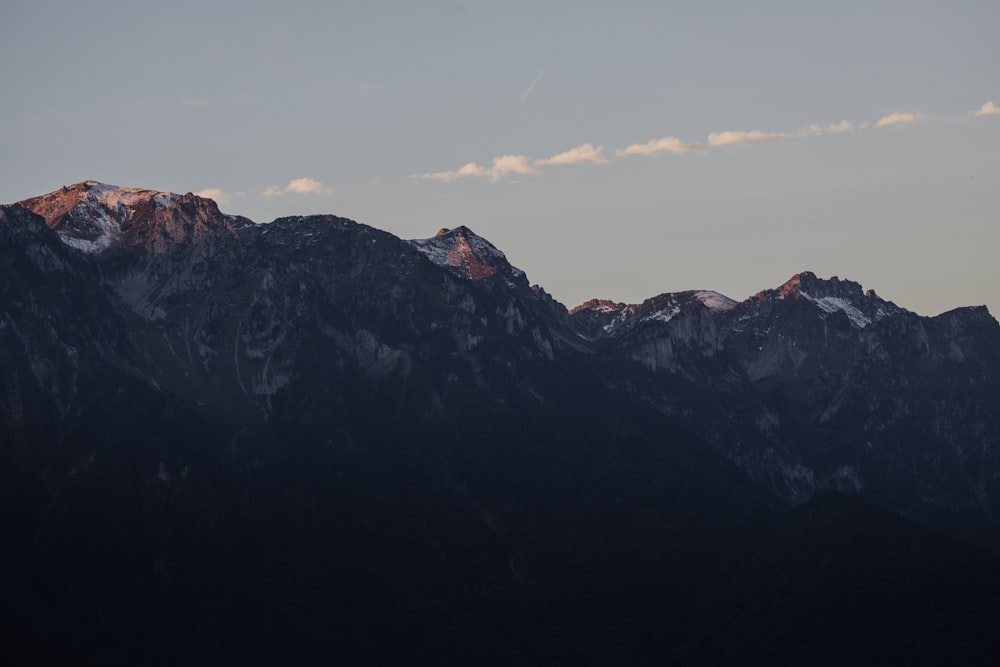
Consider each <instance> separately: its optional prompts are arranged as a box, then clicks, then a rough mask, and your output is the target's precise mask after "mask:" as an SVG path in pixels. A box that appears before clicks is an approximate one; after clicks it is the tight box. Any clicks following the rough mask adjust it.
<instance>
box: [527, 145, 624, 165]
mask: <svg viewBox="0 0 1000 667" xmlns="http://www.w3.org/2000/svg"><path fill="white" fill-rule="evenodd" d="M607 161H608V159H607V158H606V157H604V148H603V147H602V146H598V147H597V148H594V147H593V146H592V145H590V144H582V145H580V146H577V147H576V148H571V149H569V150H568V151H564V152H562V153H559V154H558V155H553V156H552V157H547V158H543V159H541V160H535V165H537V166H539V167H547V166H550V165H552V166H556V165H567V164H604V163H606V162H607Z"/></svg>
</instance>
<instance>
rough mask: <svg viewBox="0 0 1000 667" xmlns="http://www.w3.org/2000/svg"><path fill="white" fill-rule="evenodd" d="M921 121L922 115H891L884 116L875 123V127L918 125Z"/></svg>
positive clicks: (897, 113)
mask: <svg viewBox="0 0 1000 667" xmlns="http://www.w3.org/2000/svg"><path fill="white" fill-rule="evenodd" d="M918 120H920V114H917V113H900V112H898V111H897V112H896V113H891V114H889V115H888V116H882V117H881V118H879V119H878V120H877V121H876V122H875V127H888V126H889V125H904V124H906V123H916V122H917V121H918Z"/></svg>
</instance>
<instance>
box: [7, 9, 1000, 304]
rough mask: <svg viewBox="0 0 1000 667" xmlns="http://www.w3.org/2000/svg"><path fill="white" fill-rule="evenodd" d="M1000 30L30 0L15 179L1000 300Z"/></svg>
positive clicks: (966, 25) (609, 259)
mask: <svg viewBox="0 0 1000 667" xmlns="http://www.w3.org/2000/svg"><path fill="white" fill-rule="evenodd" d="M751 5H753V6H751ZM998 35H1000V2H997V1H996V0H984V1H981V2H949V3H944V2H837V3H831V2H826V3H807V2H785V3H782V2H758V3H745V2H717V3H710V2H699V3H693V2H692V3H665V2H617V3H607V2H601V3H597V2H549V3H541V2H520V1H514V0H507V1H505V2H476V3H464V2H427V3H416V2H412V3H410V2H407V3H401V2H382V3H378V2H332V3H331V2H282V3H280V4H279V3H266V2H252V1H245V2H212V1H211V0H204V1H202V2H189V1H187V0H176V1H175V2H171V3H148V2H141V1H131V2H111V1H103V2H102V1H100V0H96V1H92V2H87V3H81V2H55V1H50V0H36V1H33V2H27V1H20V2H12V1H10V0H8V1H6V2H3V3H2V4H0V90H2V91H3V94H2V95H0V156H2V157H0V202H5V203H9V202H13V201H16V200H18V199H22V198H25V197H29V196H33V195H37V194H42V193H44V192H49V191H51V190H54V189H56V188H58V187H59V186H61V185H63V184H68V183H73V182H77V181H81V180H86V179H96V180H100V181H104V182H107V183H113V184H117V185H125V186H135V187H148V188H154V189H162V190H170V191H175V192H188V191H193V192H200V191H203V190H206V189H210V188H214V189H217V190H219V191H221V193H223V194H219V195H218V197H217V199H218V200H219V202H220V206H221V208H222V209H223V210H224V211H227V212H231V213H239V214H242V215H246V216H248V217H250V218H252V219H254V220H257V221H261V222H264V221H269V220H271V219H273V218H274V217H277V216H279V215H291V214H305V213H335V214H338V215H343V216H347V217H350V218H353V219H355V220H358V221H359V222H365V223H367V224H371V225H373V226H376V227H379V228H382V229H385V230H388V231H390V232H392V233H394V234H397V235H399V236H402V237H404V238H413V237H423V236H430V235H432V234H434V232H435V231H437V229H438V228H440V227H454V226H457V225H460V224H466V225H469V226H470V227H471V228H472V229H473V230H475V231H476V232H478V233H480V234H481V235H483V236H485V237H486V238H488V239H490V240H491V241H493V242H494V243H495V244H496V245H497V246H498V247H500V248H501V249H502V250H504V251H505V252H506V253H507V256H508V258H509V259H510V260H511V261H512V262H513V263H514V264H516V265H517V266H519V267H521V268H523V269H524V270H525V271H526V272H527V273H528V277H529V279H531V280H532V281H533V282H537V283H540V284H541V285H543V286H544V287H545V288H546V289H547V290H548V291H549V292H551V293H552V294H553V295H554V296H555V297H556V298H558V299H560V300H561V301H563V302H564V303H565V304H566V305H567V306H573V305H576V304H577V303H579V302H581V301H583V300H585V299H588V298H591V297H602V298H611V299H616V300H622V301H640V300H642V299H644V298H646V297H649V296H653V295H655V294H657V293H660V292H664V291H676V290H683V289H695V288H697V289H715V290H718V291H720V292H723V293H725V294H727V295H729V296H731V297H733V298H737V299H742V298H745V297H747V296H749V295H750V294H752V293H754V292H757V291H759V290H762V289H766V288H769V287H773V286H776V285H777V284H779V283H781V282H783V281H784V280H785V279H787V278H788V277H789V276H790V275H791V274H793V273H795V272H797V271H801V270H806V269H808V270H813V271H815V272H816V273H817V274H819V275H820V276H822V277H829V276H831V275H839V276H840V277H842V278H851V279H853V280H856V281H858V282H861V283H862V284H863V285H864V286H865V287H866V288H874V289H876V290H877V291H878V292H879V293H880V294H881V295H882V296H884V297H886V298H890V299H893V300H895V301H896V302H897V303H898V304H900V305H902V306H904V307H907V308H910V309H913V310H916V311H917V312H920V313H923V314H936V313H938V312H941V311H943V310H946V309H948V308H951V307H956V306H960V305H977V304H984V303H985V304H987V305H988V306H990V310H991V312H993V313H994V315H1000V261H998V260H997V259H996V257H995V255H996V253H997V249H998V246H1000V231H998V230H1000V150H998V149H1000V109H997V111H998V113H996V114H990V113H984V114H982V115H978V116H974V115H972V112H975V111H978V110H980V109H983V108H984V105H985V104H986V103H987V102H994V103H995V104H996V105H997V106H1000V38H998ZM533 84H534V85H533ZM990 108H991V107H986V109H987V110H989V109H990ZM893 114H897V115H895V116H894V115H893ZM880 120H882V124H881V125H882V126H878V124H879V121H880ZM892 120H895V121H897V122H891V121H892ZM843 121H846V123H843ZM810 126H812V127H810ZM751 132H757V134H749V133H751ZM724 133H730V134H724ZM713 135H714V136H713ZM661 139H664V140H665V141H663V142H661V143H660V144H659V146H660V147H661V149H664V150H661V151H660V152H659V153H657V154H654V155H643V154H631V155H623V156H620V157H619V156H618V154H617V152H618V151H623V150H624V149H626V148H627V147H629V146H631V145H633V144H638V145H640V146H641V145H644V144H647V142H650V141H655V140H661ZM754 139H755V141H752V140H754ZM588 144H589V147H588V146H587V145H588ZM581 147H582V148H581ZM668 148H669V149H672V150H665V149H668ZM573 149H578V150H576V151H575V152H570V153H567V152H568V151H572V150H573ZM643 150H645V151H646V152H649V149H648V148H647V149H641V148H633V149H632V151H631V152H632V153H641V152H643ZM564 153H566V154H565V155H563V156H562V157H561V158H559V159H557V160H552V161H551V162H549V163H546V160H547V159H549V158H553V157H554V156H557V155H561V154H564ZM500 156H515V157H513V158H508V159H507V160H505V161H500V162H498V163H496V164H497V165H498V166H497V167H494V159H495V158H498V157H500ZM584 158H589V161H587V160H585V159H584ZM574 162H575V163H574ZM469 163H475V164H474V165H473V166H469V167H466V169H465V173H467V174H470V175H466V176H464V177H455V174H454V172H456V171H457V170H458V169H459V168H461V167H462V166H463V165H467V164H469ZM560 163H562V164H560ZM504 166H506V169H505V168H504ZM512 170H513V171H512ZM518 172H526V173H518ZM431 174H437V176H436V177H435V178H424V177H421V176H426V175H431ZM298 179H311V180H298ZM449 179H450V180H449ZM265 192H268V193H270V194H271V195H272V196H264V193H265ZM278 193H280V194H278Z"/></svg>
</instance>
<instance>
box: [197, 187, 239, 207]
mask: <svg viewBox="0 0 1000 667" xmlns="http://www.w3.org/2000/svg"><path fill="white" fill-rule="evenodd" d="M195 195H197V196H199V197H204V198H205V199H212V200H214V201H215V203H216V204H228V203H229V202H231V201H232V200H233V196H232V195H231V194H229V193H228V192H226V191H225V190H220V189H219V188H205V189H204V190H199V191H198V192H196V193H195Z"/></svg>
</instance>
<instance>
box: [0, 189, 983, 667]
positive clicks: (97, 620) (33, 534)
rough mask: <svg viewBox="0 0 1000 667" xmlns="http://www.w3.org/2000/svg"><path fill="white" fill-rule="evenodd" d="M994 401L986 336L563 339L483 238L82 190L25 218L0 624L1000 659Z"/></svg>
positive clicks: (346, 653)
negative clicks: (404, 232)
mask: <svg viewBox="0 0 1000 667" xmlns="http://www.w3.org/2000/svg"><path fill="white" fill-rule="evenodd" d="M998 405H1000V326H998V324H997V322H996V320H995V319H993V317H992V316H991V315H990V314H989V313H988V312H987V311H986V309H985V308H982V307H972V308H957V309H956V310H953V311H951V312H948V313H945V314H943V315H940V316H938V317H933V318H928V317H921V316H920V315H917V314H915V313H912V312H909V311H907V310H905V309H902V308H899V307H898V306H895V305H894V304H893V303H892V302H890V301H886V300H884V299H882V298H881V297H879V296H878V295H876V294H875V293H874V292H873V291H870V290H869V291H867V292H866V291H864V290H862V288H861V286H860V285H858V284H857V283H853V282H851V281H849V280H841V279H837V278H832V279H829V280H825V279H821V278H818V277H817V276H815V275H814V274H812V273H809V272H803V273H800V274H798V275H796V276H793V277H792V279H791V280H789V281H788V282H787V283H785V284H784V285H782V286H780V287H777V288H775V289H773V290H765V291H763V292H760V293H759V294H757V295H756V296H754V297H752V298H750V299H747V300H745V301H743V302H735V301H733V300H732V299H729V298H727V297H725V296H723V295H721V294H718V293H716V292H711V291H686V292H666V293H663V294H659V295H657V296H653V297H651V298H650V299H647V300H646V301H644V302H643V303H640V304H624V303H617V302H613V301H607V300H597V299H595V300H592V301H588V302H587V303H584V304H582V305H580V306H578V307H577V308H574V309H573V310H567V309H566V308H565V307H564V306H563V305H562V304H560V303H558V302H557V301H555V300H554V299H552V297H550V296H549V295H548V294H547V293H546V292H545V291H544V290H543V289H542V288H541V287H539V286H537V285H535V286H532V285H531V284H530V283H529V281H528V278H527V276H526V275H525V273H524V272H523V271H522V270H520V269H518V268H516V267H513V266H512V265H511V264H510V263H509V262H508V261H507V259H506V257H505V255H504V254H503V252H501V251H500V250H499V249H497V248H496V247H495V246H493V245H492V244H491V243H490V242H489V241H487V240H486V239H483V238H482V237H480V236H478V235H476V234H475V233H474V232H473V231H472V230H470V229H469V228H467V227H459V228H456V229H452V230H441V232H439V233H438V234H437V235H436V236H433V237H430V238H427V239H418V240H412V241H407V240H403V239H399V238H396V237H395V236H393V235H391V234H388V233H386V232H383V231H380V230H377V229H374V228H371V227H368V226H366V225H363V224H359V223H356V222H353V221H351V220H347V219H344V218H338V217H335V216H306V217H301V216H300V217H287V218H279V219H278V220H275V221H273V222H270V223H267V224H258V223H254V222H252V221H250V220H246V219H243V218H239V217H236V216H229V215H225V214H223V213H222V212H220V211H219V210H218V208H217V206H216V205H215V203H214V202H212V201H211V200H208V199H203V198H200V197H197V196H195V195H192V194H186V195H177V194H171V193H165V192H159V191H156V190H144V189H134V188H119V187H115V186H108V185H103V184H100V183H96V182H93V181H88V182H85V183H80V184H76V185H72V186H67V187H65V188H62V189H60V190H57V191H55V192H53V193H50V194H48V195H43V196H41V197H34V198H31V199H26V200H24V201H22V202H20V203H18V204H14V205H9V206H3V207H0V517H3V519H0V535H2V537H3V539H0V545H2V546H0V557H2V558H3V559H4V560H3V561H2V564H3V566H4V567H2V568H0V572H2V573H3V576H4V577H6V578H5V579H3V580H2V581H0V585H3V586H4V590H5V591H8V592H9V594H8V595H6V596H5V600H4V602H3V603H2V604H0V612H2V613H3V614H5V616H4V618H12V619H21V620H19V621H18V622H19V623H20V625H16V624H14V625H8V626H5V627H11V628H14V630H11V631H10V632H15V634H17V637H24V636H27V637H33V638H34V639H33V640H31V641H34V644H33V646H35V647H36V648H37V647H41V648H39V649H38V650H40V651H42V652H43V653H42V654H39V655H43V654H44V655H43V657H46V656H47V657H53V656H57V655H58V656H63V657H65V656H67V655H68V656H71V657H73V658H79V659H84V658H85V659H88V660H91V661H95V660H100V659H101V658H102V657H105V658H108V659H109V660H110V661H112V662H114V661H119V662H149V660H148V659H147V658H150V657H151V656H152V655H153V654H156V655H160V656H165V658H164V657H161V658H160V659H163V660H165V661H166V662H177V661H180V660H181V659H192V658H193V657H194V656H198V657H200V658H201V659H204V657H205V656H208V655H210V656H212V657H213V658H219V659H224V660H226V661H232V658H233V656H238V657H239V658H241V659H245V660H251V661H252V660H258V661H259V660H264V661H265V662H281V661H287V659H288V658H289V657H291V658H295V659H301V660H309V659H315V658H316V657H321V658H322V659H324V660H327V659H329V660H333V659H335V658H341V659H342V660H343V661H346V662H364V661H367V662H369V663H380V662H381V663H386V664H388V663H396V664H400V663H406V662H413V661H414V660H413V659H412V658H413V656H416V655H419V656H426V657H427V658H426V660H424V658H423V657H422V658H420V659H418V661H420V660H424V661H430V662H436V663H439V664H448V663H453V664H484V663H489V662H490V660H493V661H494V662H497V663H498V664H511V663H524V664H540V663H565V664H586V663H587V662H588V661H589V662H591V663H597V664H622V663H628V664H647V663H649V664H652V663H656V664H662V663H663V662H670V661H687V662H690V663H692V664H719V663H727V662H734V661H735V659H736V657H737V656H740V657H741V659H742V660H745V661H750V662H775V661H782V660H784V661H792V662H811V661H812V660H811V658H814V657H815V655H814V654H813V653H810V651H815V650H816V646H817V642H819V643H820V644H822V645H823V646H824V651H825V653H824V655H826V654H829V655H830V656H832V657H831V659H832V660H837V661H840V662H857V661H859V660H862V659H863V658H864V657H865V656H867V657H868V658H871V656H876V655H877V656H888V655H890V654H891V655H893V657H894V658H893V659H896V658H898V657H899V656H900V655H902V656H913V657H919V658H920V659H927V658H928V656H933V657H934V658H935V659H936V658H941V659H942V660H943V659H944V658H945V657H946V656H944V655H943V654H941V653H940V651H941V648H940V647H942V646H945V647H949V650H951V651H956V650H957V651H959V653H958V654H949V656H947V657H949V658H956V656H957V658H958V661H959V662H962V661H964V662H973V663H974V662H976V661H977V659H978V658H979V657H981V656H982V655H985V654H987V651H988V650H989V649H991V647H993V644H992V643H991V642H993V641H994V628H993V623H992V622H991V621H992V619H994V618H996V615H997V613H1000V609H997V607H996V601H997V600H998V599H1000V574H998V573H1000V565H998V561H997V559H996V558H995V557H994V556H993V555H992V554H990V553H989V551H981V550H978V549H979V548H982V547H985V548H986V549H987V550H989V549H993V550H998V549H1000V529H998V528H997V524H996V522H995V520H994V517H996V516H998V515H1000V481H998V480H1000V456H998V451H997V447H998V446H1000V445H998V443H1000V410H997V406H998ZM903 517H905V518H903ZM940 533H944V534H947V535H950V536H951V538H958V540H959V541H949V538H946V537H943V536H941V534H940ZM961 540H964V541H965V542H966V543H967V542H974V543H976V544H978V545H979V547H977V548H976V549H974V548H972V547H969V546H968V545H967V544H963V543H962V542H961ZM25 609H28V610H29V611H30V613H29V614H27V615H25V614H24V613H21V612H22V611H23V610H25ZM734 610H737V611H734ZM738 610H747V611H746V612H745V613H742V612H741V613H738ZM759 618H766V619H767V621H766V622H763V621H759ZM812 618H822V619H823V622H822V623H821V624H819V625H816V626H813V625H810V626H809V628H808V629H806V630H803V629H802V628H801V623H802V622H803V620H802V619H812ZM886 618H892V619H895V620H894V623H893V624H890V626H886V625H885V623H884V621H885V619H886ZM983 619H987V621H989V622H987V621H984V620H983ZM880 624H881V625H880ZM872 627H879V628H883V630H882V631H880V632H878V633H876V634H877V637H875V638H871V637H872V635H871V633H868V634H865V632H867V631H866V630H864V629H865V628H872ZM912 627H921V628H924V629H925V631H924V632H922V633H921V635H920V636H919V637H916V638H914V637H913V635H912V633H911V632H910V631H909V629H910V628H912ZM893 628H896V630H894V629H893ZM18 633H20V634H18ZM862 635H863V636H865V637H869V640H865V642H862V641H861V640H857V641H855V639H853V638H856V637H859V636H862ZM122 637H128V638H130V639H128V641H126V640H124V639H122ZM456 637H461V638H463V639H462V640H461V641H458V640H456V639H455V638H456ZM0 639H6V636H4V637H0ZM15 639H16V638H15ZM18 641H23V639H22V640H18ZM18 641H14V642H13V644H12V643H11V642H10V641H3V642H0V645H6V646H12V645H13V646H15V647H16V646H19V645H20V644H19V643H18ZM873 642H874V643H873ZM482 647H489V650H488V651H487V652H484V650H483V648H482ZM955 647H959V648H958V649H956V648H955ZM105 650H106V651H109V653H102V651H105ZM45 651H50V652H51V655H49V654H48V653H45ZM95 651H96V653H95ZM109 656H110V657H109ZM22 657H23V656H22ZM105 661H107V660H105Z"/></svg>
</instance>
